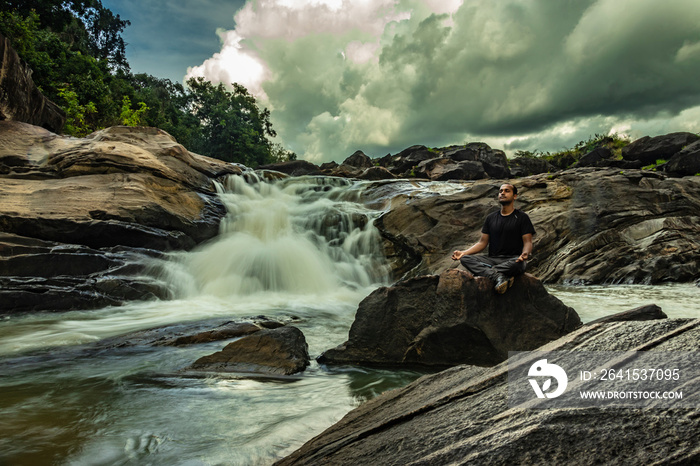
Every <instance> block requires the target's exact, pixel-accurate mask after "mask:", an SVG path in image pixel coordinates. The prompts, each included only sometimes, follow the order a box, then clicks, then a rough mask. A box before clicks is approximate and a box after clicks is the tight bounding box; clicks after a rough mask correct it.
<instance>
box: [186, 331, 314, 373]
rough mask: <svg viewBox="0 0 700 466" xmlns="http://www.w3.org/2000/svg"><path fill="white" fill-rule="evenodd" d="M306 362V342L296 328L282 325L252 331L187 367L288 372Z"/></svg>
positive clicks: (297, 368)
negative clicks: (250, 333)
mask: <svg viewBox="0 0 700 466" xmlns="http://www.w3.org/2000/svg"><path fill="white" fill-rule="evenodd" d="M308 365H309V352H308V345H307V344H306V339H305V338H304V334H303V333H302V332H301V330H299V329H298V328H296V327H292V326H285V327H280V328H276V329H267V330H261V331H259V332H255V333H253V334H252V335H248V336H245V337H243V338H241V339H239V340H236V341H234V342H232V343H229V344H228V345H226V347H225V348H224V349H223V350H221V351H219V352H217V353H214V354H212V355H209V356H204V357H202V358H199V359H198V360H197V361H196V362H195V363H194V364H193V365H192V366H190V367H189V368H188V369H187V370H193V371H200V372H244V373H255V374H263V375H291V374H295V373H297V372H301V371H303V370H304V369H305V368H306V367H307V366H308Z"/></svg>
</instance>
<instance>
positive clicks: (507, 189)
mask: <svg viewBox="0 0 700 466" xmlns="http://www.w3.org/2000/svg"><path fill="white" fill-rule="evenodd" d="M517 197H518V196H517V195H516V194H515V193H513V185H510V184H504V185H501V187H500V188H499V190H498V202H500V203H501V205H506V204H510V203H511V202H513V201H515V198H517Z"/></svg>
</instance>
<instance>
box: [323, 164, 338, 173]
mask: <svg viewBox="0 0 700 466" xmlns="http://www.w3.org/2000/svg"><path fill="white" fill-rule="evenodd" d="M338 167H339V165H338V164H337V163H336V162H326V163H322V164H321V167H320V168H321V171H322V172H324V173H325V172H326V171H327V170H333V169H334V168H338Z"/></svg>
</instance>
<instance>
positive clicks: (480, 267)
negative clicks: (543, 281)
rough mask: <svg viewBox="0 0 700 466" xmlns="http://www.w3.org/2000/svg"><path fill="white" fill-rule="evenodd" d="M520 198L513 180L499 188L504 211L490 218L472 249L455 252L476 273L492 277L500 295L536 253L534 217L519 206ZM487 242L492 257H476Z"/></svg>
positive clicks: (464, 264) (454, 258)
mask: <svg viewBox="0 0 700 466" xmlns="http://www.w3.org/2000/svg"><path fill="white" fill-rule="evenodd" d="M517 198H518V188H516V187H515V186H513V185H512V184H510V183H508V184H504V185H502V186H501V187H500V188H499V190H498V202H499V203H500V204H501V210H500V211H496V212H493V213H491V214H489V215H488V216H487V217H486V220H485V221H484V227H483V228H482V229H481V239H479V241H477V242H476V243H474V245H473V246H472V247H470V248H469V249H466V250H464V251H455V252H453V253H452V259H453V260H459V261H460V262H461V264H462V265H463V266H464V267H465V268H466V269H467V270H469V271H470V272H471V273H472V274H473V275H474V276H482V277H488V278H490V279H492V280H493V281H494V282H495V283H496V286H494V289H495V290H496V292H497V293H499V294H503V293H505V292H506V290H508V288H510V286H511V285H512V284H513V280H515V277H516V276H517V275H521V274H523V273H524V272H525V267H526V266H527V259H528V258H529V257H530V254H531V253H532V236H533V235H534V234H535V228H534V227H533V226H532V222H531V221H530V217H528V215H527V214H526V213H525V212H523V211H522V210H518V209H516V208H515V206H514V203H515V200H516V199H517ZM487 245H488V247H489V254H488V256H484V255H480V256H474V254H477V253H479V252H481V251H483V250H484V249H485V248H486V246H487Z"/></svg>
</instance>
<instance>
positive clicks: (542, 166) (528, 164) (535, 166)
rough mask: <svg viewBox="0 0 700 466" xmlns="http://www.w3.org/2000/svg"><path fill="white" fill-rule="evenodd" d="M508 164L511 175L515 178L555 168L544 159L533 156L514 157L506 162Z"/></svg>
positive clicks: (554, 169) (550, 170) (546, 171)
mask: <svg viewBox="0 0 700 466" xmlns="http://www.w3.org/2000/svg"><path fill="white" fill-rule="evenodd" d="M508 166H509V167H510V174H511V176H513V177H516V178H518V177H522V176H529V175H538V174H540V173H549V172H553V171H556V170H557V168H556V167H554V165H552V164H551V163H549V162H547V161H546V160H544V159H541V158H535V157H516V158H514V159H511V160H510V161H509V162H508Z"/></svg>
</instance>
